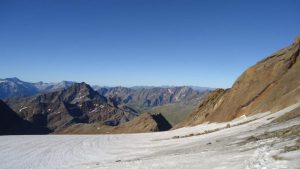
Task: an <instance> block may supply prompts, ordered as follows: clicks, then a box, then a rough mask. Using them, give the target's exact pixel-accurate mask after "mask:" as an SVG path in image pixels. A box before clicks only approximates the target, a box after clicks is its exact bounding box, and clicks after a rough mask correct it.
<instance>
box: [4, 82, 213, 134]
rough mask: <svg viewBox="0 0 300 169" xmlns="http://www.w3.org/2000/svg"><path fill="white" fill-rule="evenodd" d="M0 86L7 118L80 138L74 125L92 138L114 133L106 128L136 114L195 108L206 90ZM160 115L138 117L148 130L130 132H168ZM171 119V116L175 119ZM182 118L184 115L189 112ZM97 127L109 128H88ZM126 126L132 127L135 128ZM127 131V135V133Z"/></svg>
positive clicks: (68, 84) (72, 84) (83, 85)
mask: <svg viewBox="0 0 300 169" xmlns="http://www.w3.org/2000/svg"><path fill="white" fill-rule="evenodd" d="M0 84H1V86H0V93H1V96H2V98H5V99H4V101H5V103H4V102H3V104H7V105H6V106H7V107H8V106H9V107H10V108H11V110H12V111H11V112H14V114H15V115H17V116H19V117H20V119H22V120H24V121H26V123H28V124H31V125H32V126H36V127H37V128H41V129H46V130H47V131H49V132H55V133H64V132H66V131H70V132H71V131H72V133H78V132H79V133H80V131H81V130H79V131H78V130H77V127H78V125H79V124H80V125H79V126H81V125H83V124H86V125H84V126H85V127H87V128H91V129H93V131H94V132H95V133H99V132H100V133H101V132H104V131H109V132H119V131H120V130H121V129H120V127H117V128H111V127H112V126H119V125H121V124H123V123H126V122H128V121H131V120H132V119H135V118H136V117H138V116H139V115H140V114H142V113H144V112H147V111H148V110H149V111H150V109H151V108H153V107H160V106H164V105H169V104H177V103H186V105H188V106H192V107H194V106H195V105H193V104H191V103H198V102H199V100H200V99H201V98H202V97H203V95H205V94H206V93H207V92H208V90H207V89H203V91H200V90H194V89H192V88H191V87H187V86H183V87H147V88H144V87H139V88H126V87H94V88H96V89H97V91H95V90H94V89H93V88H92V87H91V86H89V85H88V84H86V83H83V82H82V83H76V82H67V81H63V82H61V83H43V82H38V83H29V82H24V81H21V80H19V79H18V78H6V79H2V80H1V81H0ZM162 112H163V111H162ZM160 113H161V112H155V113H153V114H152V115H148V116H142V117H141V119H142V120H144V121H145V122H148V123H151V125H150V124H148V125H147V124H141V126H144V125H145V127H141V128H143V129H141V130H135V131H147V130H149V131H156V130H158V129H163V126H162V125H161V124H160V123H164V124H168V125H169V126H171V125H170V124H169V122H167V120H166V119H164V117H163V116H162V115H161V114H160ZM176 113H177V112H176V111H174V115H175V114H176ZM181 113H182V112H181ZM184 113H185V114H187V115H188V114H189V113H190V112H184ZM175 116H176V115H175ZM180 117H181V116H180ZM138 119H139V118H138ZM138 119H137V120H136V121H137V122H138V121H139V120H138ZM158 119H159V120H158ZM11 123H14V122H11ZM96 124H97V125H100V126H111V127H104V128H103V127H100V128H101V131H98V129H95V127H93V126H94V125H96ZM130 124H131V125H133V124H134V122H132V123H130ZM122 126H128V125H122ZM147 126H152V127H150V128H149V127H147ZM157 126H160V127H157ZM97 128H98V127H97ZM126 128H127V129H128V130H129V128H130V127H126ZM168 128H171V127H168ZM75 129H76V130H75ZM86 130H87V129H86ZM86 130H84V131H86ZM37 131H39V130H37ZM122 131H123V129H122ZM82 132H83V131H82Z"/></svg>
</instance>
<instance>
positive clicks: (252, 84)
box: [175, 37, 300, 128]
mask: <svg viewBox="0 0 300 169" xmlns="http://www.w3.org/2000/svg"><path fill="white" fill-rule="evenodd" d="M299 49H300V37H298V38H297V39H296V40H295V42H294V43H293V44H292V45H291V46H289V47H287V48H284V49H282V50H280V51H278V52H276V53H274V54H272V55H271V56H269V57H267V58H265V59H263V60H262V61H260V62H258V63H257V64H255V65H254V66H252V67H250V68H249V69H248V70H246V71H245V72H244V73H243V74H242V75H241V76H240V77H239V78H238V79H237V81H236V82H235V83H234V85H233V86H232V88H231V89H228V90H226V91H225V90H217V91H215V92H212V93H211V94H209V95H208V96H207V97H206V98H205V99H204V101H202V103H201V104H200V106H199V107H198V108H197V109H196V110H195V111H194V112H193V113H192V114H191V115H190V116H189V117H188V118H186V119H185V120H184V121H183V122H181V123H179V124H178V125H177V126H176V127H175V128H179V127H184V126H190V125H196V124H200V123H203V122H224V121H229V120H232V119H234V118H237V117H239V116H242V115H250V114H255V113H259V112H265V111H276V110H279V109H282V108H284V107H287V106H289V105H291V104H293V103H297V102H300V59H299Z"/></svg>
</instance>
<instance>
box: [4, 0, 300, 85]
mask: <svg viewBox="0 0 300 169" xmlns="http://www.w3.org/2000/svg"><path fill="white" fill-rule="evenodd" d="M299 7H300V1H299V0H285V1H283V0H246V1H245V0H243V1H242V0H240V1H237V0H219V1H217V0H195V1H191V0H81V1H78V0H37V1H30V0H18V1H16V0H1V1H0V78H6V77H18V78H20V79H21V80H24V81H31V82H36V81H45V82H58V81H61V80H72V81H85V82H87V83H90V84H98V85H109V86H116V85H117V86H119V85H122V86H134V85H197V86H208V87H230V86H231V85H232V83H233V82H234V81H235V79H236V78H237V77H238V76H239V75H240V74H241V73H242V72H243V71H244V70H245V69H247V68H248V67H249V66H251V65H253V64H255V63H256V62H257V61H259V60H261V59H262V58H264V57H266V56H268V55H270V54H272V53H273V52H275V51H277V50H278V49H281V48H283V47H285V46H288V45H290V44H291V43H292V42H293V40H294V39H295V37H296V36H298V35H300V10H299Z"/></svg>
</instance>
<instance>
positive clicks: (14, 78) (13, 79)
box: [5, 77, 22, 82]
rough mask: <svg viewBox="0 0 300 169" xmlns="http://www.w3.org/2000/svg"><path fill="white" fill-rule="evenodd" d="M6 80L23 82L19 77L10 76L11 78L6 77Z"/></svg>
mask: <svg viewBox="0 0 300 169" xmlns="http://www.w3.org/2000/svg"><path fill="white" fill-rule="evenodd" d="M5 80H9V81H13V82H22V81H21V80H20V79H18V78H17V77H10V78H5Z"/></svg>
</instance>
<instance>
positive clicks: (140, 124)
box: [55, 113, 172, 134]
mask: <svg viewBox="0 0 300 169" xmlns="http://www.w3.org/2000/svg"><path fill="white" fill-rule="evenodd" d="M171 127H172V126H171V125H170V124H169V123H168V122H167V120H166V119H165V118H164V117H163V116H162V115H161V114H156V115H152V114H149V113H143V114H141V115H140V116H138V117H136V118H134V119H133V120H131V121H129V122H126V123H123V124H121V125H119V126H106V125H102V124H99V123H98V124H96V123H93V124H76V125H72V126H70V127H67V128H64V129H62V130H58V131H56V132H55V133H56V134H117V133H146V132H156V131H165V130H169V129H170V128H171Z"/></svg>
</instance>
